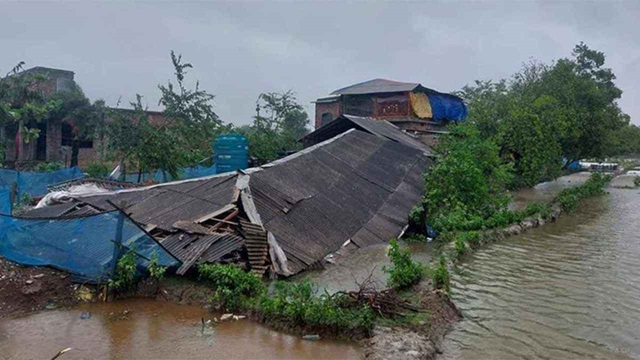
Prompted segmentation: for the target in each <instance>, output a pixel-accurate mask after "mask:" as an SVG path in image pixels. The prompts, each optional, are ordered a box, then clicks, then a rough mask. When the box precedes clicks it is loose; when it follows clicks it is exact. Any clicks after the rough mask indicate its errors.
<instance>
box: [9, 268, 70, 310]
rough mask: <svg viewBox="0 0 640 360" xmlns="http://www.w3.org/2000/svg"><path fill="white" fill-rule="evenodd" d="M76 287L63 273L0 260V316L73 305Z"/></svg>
mask: <svg viewBox="0 0 640 360" xmlns="http://www.w3.org/2000/svg"><path fill="white" fill-rule="evenodd" d="M77 287H78V286H77V285H75V284H72V283H71V280H70V277H69V275H68V274H66V273H64V272H61V271H58V270H55V269H52V268H48V267H41V266H35V267H34V266H31V267H26V266H20V265H18V264H16V263H14V262H12V261H8V260H6V259H4V258H2V257H0V317H6V316H20V315H24V314H27V313H30V312H34V311H40V310H44V309H53V308H57V307H66V306H70V305H74V304H76V303H77V298H76V288H77Z"/></svg>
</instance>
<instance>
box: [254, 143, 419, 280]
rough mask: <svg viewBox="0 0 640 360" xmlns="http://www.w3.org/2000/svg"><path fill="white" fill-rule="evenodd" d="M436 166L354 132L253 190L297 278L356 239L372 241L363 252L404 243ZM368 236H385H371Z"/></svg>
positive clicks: (273, 172)
mask: <svg viewBox="0 0 640 360" xmlns="http://www.w3.org/2000/svg"><path fill="white" fill-rule="evenodd" d="M428 163H429V160H428V158H427V156H426V155H425V154H424V153H423V152H422V151H419V150H417V149H414V148H412V147H408V146H406V145H403V144H401V143H398V142H395V141H392V140H390V139H388V138H386V137H378V136H375V135H372V134H368V133H365V132H362V131H351V132H349V133H346V134H344V135H343V136H342V137H340V138H339V139H337V140H335V141H332V142H329V143H327V144H324V145H322V146H319V147H317V148H315V149H313V150H312V151H309V152H307V153H304V154H302V155H300V156H297V157H294V158H292V159H290V160H288V161H285V162H282V163H279V164H278V165H277V166H273V167H268V168H265V169H264V170H262V171H258V172H255V173H252V174H251V180H250V182H249V184H250V187H251V191H252V193H253V195H254V200H255V202H256V207H257V209H258V212H259V213H260V215H261V217H262V220H263V225H264V227H265V229H266V230H268V231H270V232H271V233H273V234H274V236H275V237H276V240H277V241H278V244H279V245H280V246H281V247H282V249H283V250H284V251H285V253H286V254H287V257H288V258H289V260H290V264H289V268H290V270H291V271H292V272H294V273H295V272H299V271H301V270H304V269H305V268H306V267H308V266H311V265H312V264H313V263H314V262H316V261H318V260H319V259H322V258H324V257H325V256H326V255H328V254H330V253H332V252H335V251H336V250H338V249H339V248H340V246H341V245H342V244H343V243H344V242H345V241H346V240H348V239H350V238H352V237H354V236H356V235H357V236H358V237H360V238H363V237H364V238H366V241H365V240H360V241H358V242H359V243H360V244H365V243H366V244H369V243H374V242H379V241H386V240H388V239H389V238H390V237H391V236H397V235H398V234H399V233H400V231H401V230H402V228H403V227H404V226H405V225H406V223H407V219H408V212H409V209H411V207H413V206H414V205H415V204H416V203H417V202H418V201H419V199H420V191H417V192H416V191H414V184H413V183H414V180H415V179H419V178H420V175H421V174H422V172H423V171H424V170H425V169H426V166H427V164H428ZM322 169H329V170H326V171H323V170H322ZM420 185H421V184H420ZM405 209H406V212H405V213H404V216H402V215H400V212H401V211H404V210H405ZM363 229H365V230H363ZM367 231H369V232H372V233H374V234H379V236H378V235H377V236H375V237H374V238H372V237H371V236H365V232H367Z"/></svg>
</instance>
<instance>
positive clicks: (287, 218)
mask: <svg viewBox="0 0 640 360" xmlns="http://www.w3.org/2000/svg"><path fill="white" fill-rule="evenodd" d="M355 121H357V120H355ZM360 122H361V123H363V124H364V123H366V119H365V120H362V121H360ZM389 125H390V124H389ZM384 126H386V125H384ZM391 126H393V125H391ZM386 130H387V131H390V132H391V133H393V134H394V136H395V137H397V138H396V139H394V138H393V136H392V137H389V136H390V135H389V136H384V135H381V133H383V132H382V131H380V130H379V131H361V130H358V129H355V128H352V129H350V130H348V131H346V132H344V133H341V134H338V135H336V136H334V137H332V138H330V139H328V140H325V141H321V142H318V143H316V144H315V145H313V146H310V147H308V148H306V149H304V150H302V151H300V152H298V153H295V154H293V155H290V156H288V157H286V158H283V159H280V160H277V161H275V162H272V163H270V164H267V165H264V166H262V167H259V168H252V169H247V170H244V171H238V172H234V173H225V174H219V175H214V176H209V177H204V178H198V179H191V180H184V181H178V182H172V183H165V184H159V185H154V186H148V187H140V188H132V189H123V190H117V191H110V192H105V193H100V194H96V195H81V196H77V197H73V198H72V199H71V200H70V201H68V202H65V203H60V204H55V205H50V206H46V207H42V208H39V209H35V210H32V211H31V212H29V213H27V216H28V217H31V218H40V217H46V218H51V217H54V218H68V217H76V216H82V215H87V214H93V213H101V212H105V211H111V210H114V207H115V208H119V209H121V210H123V211H124V212H126V213H127V214H128V215H129V216H130V217H131V218H132V219H133V220H134V221H135V222H136V223H138V224H139V225H140V226H142V227H144V228H145V229H146V231H147V232H148V233H149V234H150V235H151V236H153V238H155V239H156V240H157V241H158V242H159V243H160V244H161V245H162V247H163V248H164V249H166V250H167V251H168V252H169V253H170V254H171V255H173V256H174V257H176V258H178V259H179V260H180V261H181V262H182V264H181V265H180V267H179V269H178V270H177V273H178V274H185V273H187V272H188V271H189V269H191V268H192V267H193V266H194V265H195V264H198V263H203V262H216V263H231V262H233V263H239V264H241V265H243V266H244V267H245V268H246V269H247V270H251V271H252V272H254V273H256V274H265V272H268V273H269V274H270V275H271V276H275V275H281V276H289V275H292V274H296V273H298V272H300V271H303V270H305V269H308V268H310V267H312V266H314V265H316V264H321V263H322V261H323V259H324V258H325V257H326V256H327V255H329V254H331V253H334V252H336V251H337V250H339V249H340V248H341V247H343V246H346V245H347V244H348V245H349V246H351V247H365V246H368V245H372V244H376V243H383V242H386V241H388V240H389V239H390V238H392V237H394V236H398V235H399V234H400V233H401V232H402V230H403V229H404V228H405V227H406V225H407V222H408V213H409V211H410V209H411V208H412V207H413V206H414V205H415V204H416V203H417V202H418V201H419V199H420V196H421V192H422V185H423V181H422V173H423V172H424V171H425V170H426V169H427V167H428V166H429V164H430V162H431V159H430V157H429V151H428V148H425V147H424V145H423V144H421V143H419V142H414V140H413V139H412V138H411V137H409V136H408V135H407V134H404V133H402V132H401V131H398V132H395V131H394V130H393V129H392V128H386ZM316 135H318V134H316ZM318 136H320V135H318ZM325 136H327V135H326V134H325ZM403 136H407V137H406V138H403Z"/></svg>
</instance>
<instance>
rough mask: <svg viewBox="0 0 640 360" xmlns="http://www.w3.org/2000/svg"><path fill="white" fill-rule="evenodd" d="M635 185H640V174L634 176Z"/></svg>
mask: <svg viewBox="0 0 640 360" xmlns="http://www.w3.org/2000/svg"><path fill="white" fill-rule="evenodd" d="M633 186H635V187H640V176H636V177H635V178H633Z"/></svg>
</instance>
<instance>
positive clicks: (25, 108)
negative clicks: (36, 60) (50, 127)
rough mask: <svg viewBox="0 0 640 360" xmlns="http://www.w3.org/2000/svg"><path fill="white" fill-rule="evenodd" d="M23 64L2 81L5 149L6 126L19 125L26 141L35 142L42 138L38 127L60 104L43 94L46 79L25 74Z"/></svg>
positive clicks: (0, 124) (0, 122)
mask: <svg viewBox="0 0 640 360" xmlns="http://www.w3.org/2000/svg"><path fill="white" fill-rule="evenodd" d="M24 64H25V63H24V62H20V63H18V64H17V65H16V66H15V67H14V68H13V69H11V71H9V72H8V73H7V74H6V75H5V77H3V78H0V129H1V130H0V144H2V149H3V150H4V144H5V143H6V137H7V134H6V127H7V126H10V125H15V124H17V125H18V126H17V127H18V131H20V132H21V135H22V139H23V141H25V143H28V142H31V141H34V140H36V139H37V138H38V137H39V135H40V131H39V130H38V129H37V127H36V126H37V124H38V123H39V122H41V121H43V120H45V119H46V118H47V116H48V115H49V113H50V112H51V111H54V110H56V108H57V107H58V106H59V105H60V104H59V103H58V102H56V101H51V100H49V99H47V98H46V96H45V94H44V92H43V91H42V84H43V83H44V81H46V80H47V77H46V76H44V75H42V74H32V73H23V72H22V71H23V68H24ZM3 155H4V152H3ZM3 160H4V159H3Z"/></svg>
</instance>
